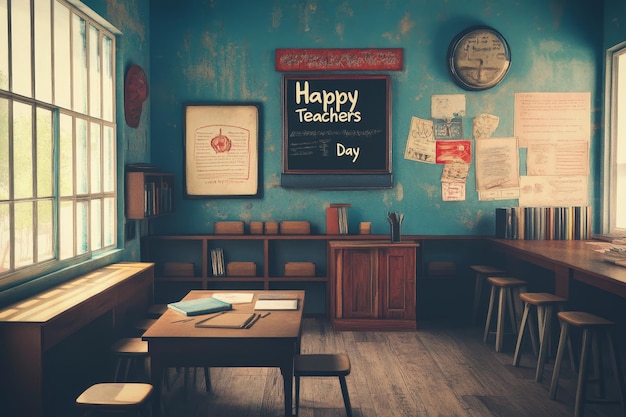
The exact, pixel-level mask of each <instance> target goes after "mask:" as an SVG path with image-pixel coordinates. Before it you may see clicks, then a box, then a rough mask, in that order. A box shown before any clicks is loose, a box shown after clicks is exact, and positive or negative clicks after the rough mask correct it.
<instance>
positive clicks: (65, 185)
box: [59, 114, 74, 197]
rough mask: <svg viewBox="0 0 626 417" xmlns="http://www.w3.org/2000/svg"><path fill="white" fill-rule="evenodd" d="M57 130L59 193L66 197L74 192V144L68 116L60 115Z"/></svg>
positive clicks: (70, 119) (70, 121) (70, 120)
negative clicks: (58, 131)
mask: <svg viewBox="0 0 626 417" xmlns="http://www.w3.org/2000/svg"><path fill="white" fill-rule="evenodd" d="M59 130H60V133H59V193H60V194H61V196H63V197H67V196H71V195H73V192H74V174H73V173H74V145H73V143H74V142H73V141H72V118H71V117H70V116H68V115H66V114H61V115H60V119H59Z"/></svg>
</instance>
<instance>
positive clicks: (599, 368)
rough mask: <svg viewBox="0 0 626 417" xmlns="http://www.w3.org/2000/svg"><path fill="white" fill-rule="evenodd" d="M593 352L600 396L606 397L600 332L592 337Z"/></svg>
mask: <svg viewBox="0 0 626 417" xmlns="http://www.w3.org/2000/svg"><path fill="white" fill-rule="evenodd" d="M591 351H592V352H593V366H594V369H595V373H594V375H595V377H596V378H597V381H598V396H599V397H600V398H605V397H606V386H605V385H604V363H603V362H602V343H601V340H600V335H599V334H598V332H593V333H592V337H591Z"/></svg>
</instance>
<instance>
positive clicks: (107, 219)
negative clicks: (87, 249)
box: [102, 197, 116, 247]
mask: <svg viewBox="0 0 626 417" xmlns="http://www.w3.org/2000/svg"><path fill="white" fill-rule="evenodd" d="M115 209H116V206H115V199H114V198H112V197H107V198H105V199H104V213H103V214H102V215H103V216H104V218H103V219H102V223H103V230H104V246H105V247H106V246H110V245H112V244H114V243H115Z"/></svg>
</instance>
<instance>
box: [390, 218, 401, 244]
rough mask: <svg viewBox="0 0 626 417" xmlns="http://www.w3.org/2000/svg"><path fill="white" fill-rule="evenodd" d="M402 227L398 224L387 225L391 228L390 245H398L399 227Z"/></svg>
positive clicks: (399, 237) (399, 238)
mask: <svg viewBox="0 0 626 417" xmlns="http://www.w3.org/2000/svg"><path fill="white" fill-rule="evenodd" d="M401 226H402V225H401V224H400V223H392V224H391V225H389V227H390V228H391V242H392V243H398V242H400V240H401V229H402V227H401Z"/></svg>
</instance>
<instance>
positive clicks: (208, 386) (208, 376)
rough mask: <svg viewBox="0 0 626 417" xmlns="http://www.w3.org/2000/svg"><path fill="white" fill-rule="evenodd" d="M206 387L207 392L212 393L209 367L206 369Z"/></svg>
mask: <svg viewBox="0 0 626 417" xmlns="http://www.w3.org/2000/svg"><path fill="white" fill-rule="evenodd" d="M204 385H205V389H206V392H211V372H210V371H209V368H208V367H205V368H204Z"/></svg>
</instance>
